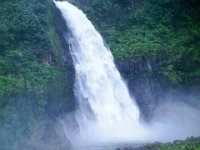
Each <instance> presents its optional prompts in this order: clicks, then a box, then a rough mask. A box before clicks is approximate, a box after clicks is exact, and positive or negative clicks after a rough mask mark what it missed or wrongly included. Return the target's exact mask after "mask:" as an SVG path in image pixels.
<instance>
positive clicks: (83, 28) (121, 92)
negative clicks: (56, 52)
mask: <svg viewBox="0 0 200 150" xmlns="http://www.w3.org/2000/svg"><path fill="white" fill-rule="evenodd" d="M55 3H56V6H57V7H58V8H59V9H60V11H61V13H62V15H63V17H64V19H65V21H66V24H67V27H68V28H69V30H70V31H71V38H70V41H68V42H70V44H71V49H70V50H71V55H72V57H73V60H74V65H75V70H76V83H75V92H76V96H77V98H78V101H79V110H78V112H77V114H76V117H77V120H78V122H79V126H80V133H82V134H83V135H84V136H85V135H86V132H87V134H89V135H90V134H91V136H92V135H95V134H96V135H98V136H99V135H101V137H103V138H104V139H105V138H106V137H108V138H111V137H113V138H114V137H115V138H121V137H122V136H129V135H130V131H131V130H134V129H135V130H136V129H137V126H138V124H139V123H138V122H139V109H138V107H137V106H136V104H135V102H134V99H132V98H131V97H130V95H129V92H128V89H127V87H126V85H125V83H124V81H123V79H122V78H121V76H120V74H119V71H118V70H117V68H116V66H115V64H114V61H113V56H112V54H111V52H110V50H109V49H108V48H107V47H106V46H105V44H104V41H103V39H102V37H101V35H100V34H99V33H98V32H97V31H96V30H95V28H94V26H93V25H92V23H91V22H90V21H89V20H88V19H87V17H86V15H85V14H84V13H83V12H82V11H81V10H79V9H78V8H76V7H75V6H73V5H72V4H70V3H68V2H66V1H65V2H55ZM130 129H131V130H130ZM136 132H137V131H135V133H136ZM131 134H133V133H131ZM93 137H94V136H93Z"/></svg>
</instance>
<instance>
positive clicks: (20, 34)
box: [0, 0, 72, 150]
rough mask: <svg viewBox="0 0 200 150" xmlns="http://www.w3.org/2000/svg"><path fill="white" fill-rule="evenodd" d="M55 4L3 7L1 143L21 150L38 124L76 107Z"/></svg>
mask: <svg viewBox="0 0 200 150" xmlns="http://www.w3.org/2000/svg"><path fill="white" fill-rule="evenodd" d="M52 8H53V2H52V1H51V0H42V1H41V0H31V1H27V0H9V1H5V0H3V1H1V5H0V14H1V15H0V133H1V134H0V145H1V148H0V149H2V150H9V149H12V150H13V149H19V148H17V146H19V145H20V143H22V142H25V141H23V140H24V139H25V138H24V137H27V138H29V137H30V135H31V133H33V132H34V128H35V126H36V125H37V124H39V122H42V121H44V120H52V119H54V118H55V116H58V115H60V114H62V113H64V112H65V111H67V110H69V109H71V107H72V86H71V79H69V78H70V72H69V71H68V70H69V69H68V66H66V65H65V64H64V63H63V61H62V58H61V52H60V49H61V46H60V45H61V43H60V41H59V37H58V35H57V33H56V31H55V28H54V22H53V21H54V15H55V14H53V9H52Z"/></svg>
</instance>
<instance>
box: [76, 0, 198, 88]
mask: <svg viewBox="0 0 200 150" xmlns="http://www.w3.org/2000/svg"><path fill="white" fill-rule="evenodd" d="M78 5H79V7H81V8H82V9H84V11H85V12H86V13H87V15H88V17H89V18H90V20H92V22H93V23H94V24H95V25H96V27H97V29H98V30H100V31H101V33H102V34H103V36H104V38H105V39H106V41H107V42H108V45H109V46H110V48H111V50H112V52H113V54H114V57H115V59H116V60H133V61H136V62H137V61H145V60H148V59H149V60H150V61H151V64H157V67H156V68H152V70H153V71H154V72H156V73H161V74H164V75H165V76H166V77H168V78H169V80H170V82H171V85H177V84H181V83H183V84H188V86H191V85H192V84H194V82H193V83H191V80H192V79H194V78H195V79H196V78H199V77H200V15H199V14H200V9H199V8H200V2H199V1H198V0H190V1H188V0H92V1H91V0H79V1H78ZM152 70H151V71H152ZM199 83H200V82H199V80H198V81H196V80H195V84H196V85H198V86H199Z"/></svg>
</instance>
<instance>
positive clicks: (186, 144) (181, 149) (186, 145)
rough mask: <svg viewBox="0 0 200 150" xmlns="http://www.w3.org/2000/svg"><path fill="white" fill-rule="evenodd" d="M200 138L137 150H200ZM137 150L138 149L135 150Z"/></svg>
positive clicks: (146, 146)
mask: <svg viewBox="0 0 200 150" xmlns="http://www.w3.org/2000/svg"><path fill="white" fill-rule="evenodd" d="M199 149H200V138H199V137H198V138H194V137H191V138H187V139H186V140H184V141H174V142H173V143H154V144H148V145H145V146H144V147H141V148H138V149H137V150H199ZM135 150H136V149H135Z"/></svg>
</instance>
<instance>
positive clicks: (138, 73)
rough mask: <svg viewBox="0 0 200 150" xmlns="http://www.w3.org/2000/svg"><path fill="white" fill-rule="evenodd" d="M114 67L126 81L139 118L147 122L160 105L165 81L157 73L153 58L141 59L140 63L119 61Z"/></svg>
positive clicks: (157, 67) (156, 65)
mask: <svg viewBox="0 0 200 150" xmlns="http://www.w3.org/2000/svg"><path fill="white" fill-rule="evenodd" d="M116 65H117V67H118V69H119V71H120V72H121V73H122V76H123V77H124V79H125V80H127V85H128V88H129V90H130V93H131V95H133V97H135V99H136V102H137V104H138V106H139V108H140V111H141V117H142V119H144V120H145V121H149V120H150V119H151V117H152V113H153V111H154V110H155V108H156V106H157V105H158V104H159V103H160V101H161V97H162V95H163V90H164V86H165V85H166V82H167V80H166V79H165V77H164V76H163V75H161V74H159V73H157V70H158V69H159V65H158V64H157V63H156V59H155V58H143V59H142V60H140V61H134V60H123V61H122V60H121V61H118V60H117V61H116Z"/></svg>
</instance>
